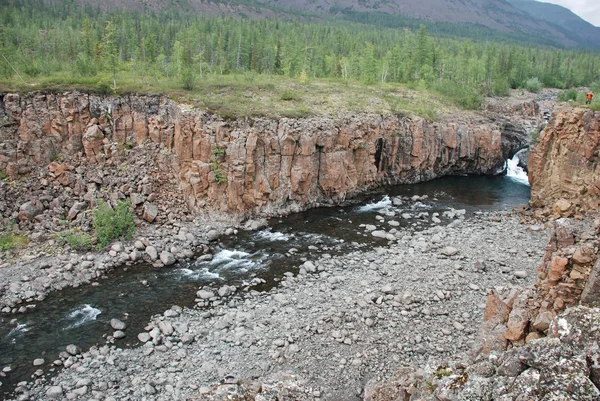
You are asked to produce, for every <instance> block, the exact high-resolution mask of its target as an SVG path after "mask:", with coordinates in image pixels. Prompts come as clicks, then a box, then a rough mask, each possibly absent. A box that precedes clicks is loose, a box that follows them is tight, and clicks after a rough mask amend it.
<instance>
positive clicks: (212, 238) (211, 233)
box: [206, 230, 219, 242]
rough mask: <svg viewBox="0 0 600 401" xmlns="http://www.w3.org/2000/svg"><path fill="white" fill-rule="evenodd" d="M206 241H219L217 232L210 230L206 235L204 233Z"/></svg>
mask: <svg viewBox="0 0 600 401" xmlns="http://www.w3.org/2000/svg"><path fill="white" fill-rule="evenodd" d="M206 239H207V240H209V241H211V242H212V241H216V240H217V239H219V232H218V231H217V230H210V231H209V232H208V233H206Z"/></svg>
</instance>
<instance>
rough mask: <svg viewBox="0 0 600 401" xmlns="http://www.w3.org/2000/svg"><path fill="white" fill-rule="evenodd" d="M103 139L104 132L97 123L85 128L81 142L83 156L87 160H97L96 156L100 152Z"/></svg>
mask: <svg viewBox="0 0 600 401" xmlns="http://www.w3.org/2000/svg"><path fill="white" fill-rule="evenodd" d="M103 140H104V133H103V132H102V130H101V129H100V127H99V126H98V125H92V126H91V127H89V128H88V129H87V131H86V132H85V134H83V137H82V138H81V142H82V144H83V151H84V152H85V157H87V158H88V160H90V161H92V162H95V161H97V160H98V156H99V155H100V153H102V141H103Z"/></svg>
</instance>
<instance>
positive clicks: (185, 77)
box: [181, 67, 196, 91]
mask: <svg viewBox="0 0 600 401" xmlns="http://www.w3.org/2000/svg"><path fill="white" fill-rule="evenodd" d="M181 87H182V88H183V89H185V90H187V91H191V90H194V88H195V87H196V74H194V71H193V70H192V68H191V67H187V68H184V69H183V71H182V72H181Z"/></svg>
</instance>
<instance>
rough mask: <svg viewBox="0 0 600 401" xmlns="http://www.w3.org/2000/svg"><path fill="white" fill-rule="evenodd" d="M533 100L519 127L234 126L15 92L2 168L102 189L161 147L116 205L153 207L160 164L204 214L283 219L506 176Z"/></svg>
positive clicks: (479, 123) (131, 102) (192, 114)
mask: <svg viewBox="0 0 600 401" xmlns="http://www.w3.org/2000/svg"><path fill="white" fill-rule="evenodd" d="M532 105H533V106H528V107H523V108H521V111H523V112H522V113H520V116H519V117H517V116H516V115H513V116H511V117H512V119H513V121H511V122H509V121H508V118H507V117H506V116H504V117H502V116H499V114H498V113H495V114H494V113H492V112H489V113H488V115H487V116H485V115H478V114H472V115H465V116H458V117H455V118H451V119H445V120H443V121H439V122H433V123H431V122H427V121H426V120H424V119H421V118H407V117H400V116H381V115H369V114H359V115H342V116H337V117H319V116H315V117H309V118H302V119H287V118H283V119H279V120H275V119H267V118H257V119H237V120H225V119H222V118H220V117H218V116H216V115H214V114H211V113H209V112H206V111H202V110H199V109H197V108H194V107H192V106H189V105H186V104H180V103H177V102H175V101H173V100H171V99H169V98H167V97H163V96H143V95H130V96H122V97H111V96H96V95H89V94H83V93H77V92H67V93H62V94H54V93H33V94H29V95H24V96H21V95H18V94H6V95H4V96H3V97H2V102H1V106H0V117H1V118H2V121H3V124H2V130H1V134H0V135H1V137H0V170H2V171H4V172H5V174H7V175H8V176H10V177H11V178H17V177H20V176H24V175H29V176H32V175H36V174H37V171H38V169H39V168H40V167H41V168H46V166H49V169H50V173H49V174H50V178H56V177H57V176H60V177H62V178H60V179H59V181H60V184H61V185H63V186H70V187H77V188H78V190H77V191H76V193H86V191H87V192H88V193H89V191H90V190H93V191H95V192H96V193H97V192H99V191H98V190H99V189H100V187H101V186H102V185H103V181H110V180H109V179H108V180H107V177H106V176H107V175H108V176H110V175H112V174H114V175H118V171H117V172H114V171H113V172H111V170H110V168H113V169H114V168H115V167H119V166H120V168H121V170H123V168H124V167H123V166H125V165H131V164H135V163H139V162H140V158H139V157H138V156H136V155H138V154H139V153H140V152H141V150H144V149H146V150H148V149H150V150H152V151H146V152H145V153H144V154H145V156H144V157H145V158H146V159H148V160H147V162H146V167H147V168H146V169H145V170H147V171H148V173H147V174H146V175H143V176H142V174H139V171H140V168H137V169H136V172H135V174H136V177H135V179H136V180H137V179H139V180H145V182H144V183H142V182H137V181H135V180H130V181H129V182H123V183H121V182H120V181H119V184H120V185H118V186H114V185H113V186H110V191H111V193H110V197H111V198H113V199H118V198H124V197H132V199H133V198H135V199H134V200H135V202H134V203H135V204H136V205H138V204H139V205H141V204H143V203H144V202H146V203H147V202H148V198H150V200H152V198H153V197H152V196H151V195H152V192H153V191H152V189H148V188H146V189H144V188H143V186H144V185H145V184H148V182H149V181H152V180H154V181H159V182H155V185H154V186H155V187H157V186H160V185H161V184H162V183H163V182H162V181H164V176H160V177H161V178H159V175H157V174H152V173H150V171H152V170H153V169H155V170H158V171H159V172H160V171H162V172H168V173H169V174H172V176H173V178H174V183H175V184H176V187H177V188H178V189H177V190H176V191H178V192H181V196H182V198H183V199H184V200H185V202H187V204H188V206H189V207H190V209H191V210H193V211H196V212H198V211H200V210H204V211H206V210H211V211H218V212H227V213H229V214H233V215H238V216H247V215H250V214H265V215H273V214H279V213H287V212H291V211H299V210H303V209H306V208H309V207H311V206H316V205H324V204H335V203H339V202H340V201H343V200H344V199H346V198H348V197H350V196H353V195H355V194H357V193H360V192H362V191H365V190H368V189H370V188H373V187H376V186H379V185H382V184H401V183H415V182H419V181H424V180H430V179H433V178H436V177H439V176H443V175H450V174H497V173H500V172H502V171H503V166H504V160H505V158H506V157H507V156H508V155H509V154H512V153H514V152H515V151H516V150H518V149H519V148H521V147H523V146H525V145H526V143H527V131H528V129H530V128H531V127H532V126H534V125H535V124H536V121H538V120H539V116H537V115H536V114H538V113H539V109H537V108H536V107H535V103H533V102H532ZM536 110H537V111H536ZM516 114H519V113H516ZM514 120H516V121H514ZM140 149H141V150H140ZM136 152H137V153H136ZM128 155H129V156H128ZM150 159H152V160H150ZM89 166H97V167H98V166H100V167H103V168H105V169H106V168H108V169H109V170H107V171H106V172H105V174H100V175H101V176H102V175H104V176H105V177H104V179H102V178H100V179H96V178H94V177H89V176H86V173H85V170H86V168H87V167H89ZM161 180H162V181H161ZM132 181H134V182H132ZM92 187H93V188H92ZM175 195H177V194H175ZM175 195H173V196H175ZM92 197H93V196H92V195H90V196H88V198H92ZM175 197H176V196H175ZM151 206H152V205H151ZM145 209H149V210H150V212H153V209H152V208H151V207H145ZM162 212H165V213H166V212H167V211H166V210H160V212H159V213H162ZM150 214H155V213H150ZM151 217H152V216H151Z"/></svg>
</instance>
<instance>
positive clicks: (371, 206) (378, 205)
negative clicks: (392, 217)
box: [358, 195, 392, 212]
mask: <svg viewBox="0 0 600 401" xmlns="http://www.w3.org/2000/svg"><path fill="white" fill-rule="evenodd" d="M390 206H392V200H391V199H390V197H389V196H387V195H385V196H384V197H383V198H382V199H381V200H380V201H378V202H372V203H367V204H366V205H364V206H361V207H359V208H358V211H359V212H372V211H374V210H379V209H384V208H386V207H390Z"/></svg>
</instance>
